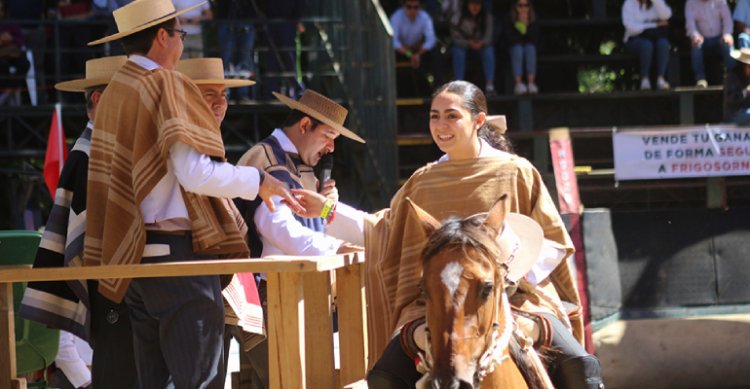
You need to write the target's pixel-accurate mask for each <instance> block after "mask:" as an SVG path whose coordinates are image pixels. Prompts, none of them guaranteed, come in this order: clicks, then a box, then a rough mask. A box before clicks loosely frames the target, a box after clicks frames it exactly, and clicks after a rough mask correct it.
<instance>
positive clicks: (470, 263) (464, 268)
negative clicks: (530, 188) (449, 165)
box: [409, 196, 509, 389]
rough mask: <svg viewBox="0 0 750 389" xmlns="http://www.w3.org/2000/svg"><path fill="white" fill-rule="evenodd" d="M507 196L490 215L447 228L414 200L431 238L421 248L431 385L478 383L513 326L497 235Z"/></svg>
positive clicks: (447, 224) (414, 210) (468, 385)
mask: <svg viewBox="0 0 750 389" xmlns="http://www.w3.org/2000/svg"><path fill="white" fill-rule="evenodd" d="M506 197H507V196H503V197H502V198H501V199H500V200H498V201H497V202H496V203H495V205H493V207H492V209H491V210H490V211H489V213H487V214H479V215H474V216H470V217H467V218H465V219H449V220H447V221H446V222H445V223H444V224H443V225H442V226H441V225H440V223H438V222H437V221H436V220H435V219H434V218H433V217H432V216H430V215H429V214H428V213H426V212H425V211H424V210H422V209H421V208H419V207H418V206H416V205H415V204H413V203H412V202H409V204H410V205H411V209H412V214H413V215H415V216H416V217H417V218H418V219H419V220H420V222H421V224H422V227H423V229H424V231H425V233H426V234H427V236H428V239H427V243H426V244H425V247H424V249H423V251H422V260H423V273H422V290H423V292H424V296H425V299H426V303H427V307H426V308H427V325H428V329H429V339H430V340H429V345H428V348H429V350H426V351H427V353H428V359H431V361H430V362H431V364H432V366H431V371H430V373H429V374H430V375H429V377H427V387H428V388H456V389H457V388H474V387H478V385H479V381H481V379H482V377H483V375H484V374H485V373H487V369H488V367H487V364H488V361H489V362H490V363H492V365H494V362H495V360H494V358H496V357H497V355H496V350H495V349H496V348H497V347H498V346H500V345H498V338H499V335H500V332H504V333H505V332H509V330H507V331H503V329H504V328H509V327H508V326H507V325H506V323H505V322H506V318H505V315H504V314H503V309H505V311H506V312H508V311H507V310H508V303H507V301H505V303H504V304H503V299H504V297H503V296H504V289H505V282H504V280H505V275H506V274H507V269H506V268H505V267H504V266H503V265H502V264H498V263H497V262H496V261H497V259H498V258H502V257H503V256H502V255H501V254H502V253H501V249H500V247H499V246H498V244H497V243H496V238H497V236H498V234H499V233H500V231H502V228H503V224H504V221H505V215H506V213H507V204H506V201H505V199H506ZM506 256H507V255H506ZM502 305H505V307H502ZM507 315H508V316H509V313H508V314H507ZM508 320H509V319H508ZM501 325H502V327H503V328H500V327H501ZM508 336H509V335H508ZM506 337H507V336H506ZM506 345H507V341H506ZM500 351H502V350H500ZM430 354H431V355H430ZM430 356H431V358H430ZM491 368H492V366H489V369H491Z"/></svg>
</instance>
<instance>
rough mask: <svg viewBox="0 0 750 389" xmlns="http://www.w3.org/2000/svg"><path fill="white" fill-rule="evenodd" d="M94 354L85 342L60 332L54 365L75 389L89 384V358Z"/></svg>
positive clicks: (65, 332) (67, 333)
mask: <svg viewBox="0 0 750 389" xmlns="http://www.w3.org/2000/svg"><path fill="white" fill-rule="evenodd" d="M93 354H94V352H93V351H92V350H91V347H90V346H89V344H88V343H86V341H84V340H83V339H81V338H79V337H77V336H75V335H73V334H71V333H70V332H67V331H63V330H60V346H59V348H58V350H57V356H56V357H55V365H56V366H57V368H58V369H60V370H62V372H63V374H65V377H66V378H67V379H68V381H70V383H71V384H73V387H75V388H82V387H84V386H87V385H89V384H90V383H91V370H89V366H91V357H92V355H93Z"/></svg>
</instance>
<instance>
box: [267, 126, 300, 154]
mask: <svg viewBox="0 0 750 389" xmlns="http://www.w3.org/2000/svg"><path fill="white" fill-rule="evenodd" d="M271 136H273V137H274V138H276V140H277V141H279V145H281V148H282V149H283V150H284V151H286V152H287V153H292V154H299V153H298V152H297V147H296V146H295V145H294V143H292V140H291V139H289V137H288V136H286V134H285V133H284V131H283V130H282V129H280V128H277V129H275V130H273V133H271Z"/></svg>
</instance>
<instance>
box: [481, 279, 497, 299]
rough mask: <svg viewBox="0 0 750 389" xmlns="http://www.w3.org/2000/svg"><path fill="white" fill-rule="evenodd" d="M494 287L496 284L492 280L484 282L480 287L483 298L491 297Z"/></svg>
mask: <svg viewBox="0 0 750 389" xmlns="http://www.w3.org/2000/svg"><path fill="white" fill-rule="evenodd" d="M494 287H495V284H493V283H492V282H490V281H486V282H483V283H482V286H481V287H480V289H479V296H480V297H482V299H483V300H486V299H487V298H488V297H490V293H492V289H493V288H494Z"/></svg>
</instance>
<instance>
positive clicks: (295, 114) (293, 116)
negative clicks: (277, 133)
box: [281, 109, 323, 130]
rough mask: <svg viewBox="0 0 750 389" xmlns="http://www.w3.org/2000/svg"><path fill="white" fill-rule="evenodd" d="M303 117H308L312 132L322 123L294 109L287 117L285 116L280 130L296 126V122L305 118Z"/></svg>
mask: <svg viewBox="0 0 750 389" xmlns="http://www.w3.org/2000/svg"><path fill="white" fill-rule="evenodd" d="M305 116H307V117H309V118H310V120H311V121H312V129H313V130H314V129H315V127H317V126H318V125H319V124H322V123H323V122H321V121H320V120H318V119H315V118H314V117H312V116H310V115H308V114H306V113H304V112H302V111H298V110H296V109H293V110H291V111H290V112H289V115H287V117H286V119H284V122H283V123H281V128H286V127H291V126H293V125H295V124H297V122H298V121H300V120H302V118H303V117H305Z"/></svg>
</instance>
